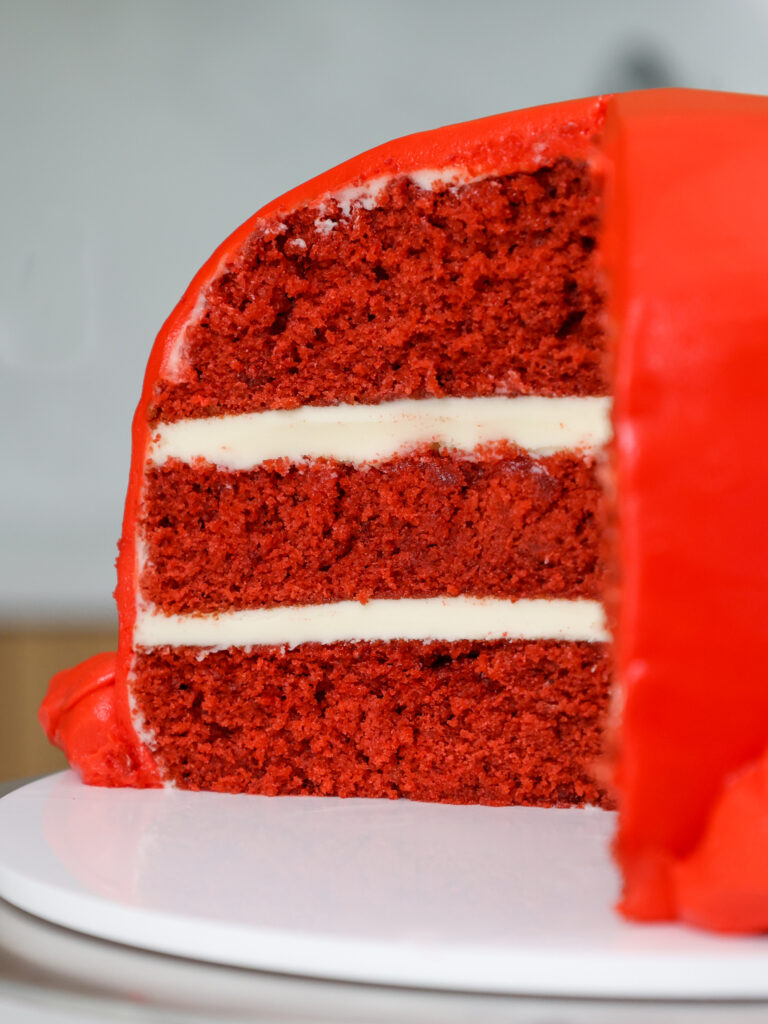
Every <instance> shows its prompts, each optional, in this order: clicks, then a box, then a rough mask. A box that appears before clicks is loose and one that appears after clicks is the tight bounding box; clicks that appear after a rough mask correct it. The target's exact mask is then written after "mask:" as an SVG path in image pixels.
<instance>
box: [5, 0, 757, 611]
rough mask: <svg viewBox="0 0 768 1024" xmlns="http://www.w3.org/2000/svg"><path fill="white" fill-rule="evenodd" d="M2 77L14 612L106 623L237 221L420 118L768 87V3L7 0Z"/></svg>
mask: <svg viewBox="0 0 768 1024" xmlns="http://www.w3.org/2000/svg"><path fill="white" fill-rule="evenodd" d="M0 80H1V82H2V84H1V86H0V138H1V139H2V161H1V162H0V174H1V175H2V179H3V187H2V189H1V190H0V204H2V211H1V213H0V223H1V224H2V240H3V244H2V255H1V256H0V258H1V259H2V269H1V272H0V366H1V367H2V369H1V371H0V423H1V424H2V438H3V443H2V446H1V449H0V451H1V454H0V460H1V461H0V480H2V492H3V500H2V503H1V504H0V517H1V518H0V536H1V537H2V541H1V542H0V558H1V559H2V561H1V563H0V620H2V621H4V622H6V623H7V622H17V623H23V622H27V621H35V622H46V621H47V622H60V623H61V622H71V623H77V622H78V621H79V622H86V621H88V622H103V623H108V622H109V621H110V620H111V618H112V616H113V604H112V599H111V596H110V595H111V591H112V589H113V587H114V583H115V576H114V557H115V553H116V551H115V542H116V539H117V537H118V535H119V533H120V520H121V515H122V502H123V497H124V492H125V486H126V481H127V473H128V461H129V429H130V419H131V416H132V413H133V408H134V406H135V404H136V401H137V399H138V395H139V390H140V386H141V379H142V374H143V370H144V365H145V362H146V358H147V355H148V353H149V350H150V346H151V344H152V340H153V338H154V336H155V334H156V332H157V330H158V328H159V327H160V325H161V324H162V322H163V320H164V319H165V317H166V316H167V314H168V313H169V312H170V310H171V308H172V307H173V306H174V304H175V303H176V301H177V300H178V298H179V297H180V295H181V293H182V291H183V289H184V288H185V286H186V284H187V282H188V281H189V279H190V278H191V276H192V275H193V274H194V272H195V270H196V269H197V267H198V266H199V265H200V263H202V261H203V260H204V259H205V258H206V257H207V256H208V255H209V253H210V252H211V250H212V249H214V248H215V247H216V245H217V244H218V243H219V242H220V241H221V240H222V239H223V238H224V236H225V235H227V234H228V233H229V232H230V231H231V230H232V229H233V228H234V227H235V226H236V225H237V224H238V223H239V222H240V221H242V220H244V219H245V217H247V216H248V215H249V214H250V213H252V212H253V211H254V210H256V209H257V208H258V207H259V206H261V205H263V204H264V203H265V202H267V201H268V200H269V199H271V198H273V197H274V196H275V195H277V194H279V193H281V192H283V191H285V190H286V189H288V188H290V187H291V186H293V185H295V184H297V183H299V182H300V181H302V180H304V179H306V178H308V177H311V176H312V175H314V174H317V173H318V172H320V171H322V170H324V169H325V168H326V167H328V166H331V165H333V164H335V163H338V162H339V161H341V160H343V159H345V158H346V157H349V156H351V155H353V154H354V153H356V152H358V151H360V150H363V149H367V148H368V147H370V146H373V145H376V144H377V143H379V142H382V141H385V140H386V139H388V138H392V137H395V136H398V135H403V134H406V133H408V132H413V131H417V130H420V129H424V128H431V127H434V126H436V125H439V124H444V123H447V122H451V121H460V120H464V119H467V118H473V117H478V116H481V115H484V114H491V113H496V112H498V111H501V110H506V109H511V108H515V107H522V106H529V105H532V104H536V103H545V102H549V101H553V100H559V99H565V98H568V97H572V96H582V95H590V94H594V93H599V92H603V91H613V90H622V89H632V88H644V87H649V86H657V85H686V86H697V87H702V88H708V89H729V90H737V91H745V92H762V93H765V92H768V0H730V2H727V3H726V2H724V0H723V2H708V0H645V2H644V3H631V4H630V3H623V2H621V0H591V2H590V0H582V2H579V0H538V2H537V3H531V2H530V0H526V2H518V0H473V2H464V3H457V2H454V0H443V2H438V0H387V2H384V0H279V2H278V0H272V2H269V0H251V2H245V0H218V2H217V3H212V2H210V0H209V2H198V0H132V2H125V3H120V2H109V0H102V2H97V0H26V2H25V0H18V2H13V0H4V2H1V3H0Z"/></svg>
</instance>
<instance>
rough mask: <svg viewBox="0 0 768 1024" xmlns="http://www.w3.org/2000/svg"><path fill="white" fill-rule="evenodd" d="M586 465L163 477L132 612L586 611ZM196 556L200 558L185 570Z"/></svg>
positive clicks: (594, 590) (329, 465)
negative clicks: (382, 603)
mask: <svg viewBox="0 0 768 1024" xmlns="http://www.w3.org/2000/svg"><path fill="white" fill-rule="evenodd" d="M599 506H600V486H599V483H598V481H597V478H596V471H595V465H594V460H593V459H592V458H584V457H582V456H579V455H577V454H575V453H573V452H560V453H558V454H556V455H552V456H548V457H546V458H539V459H536V458H534V457H532V456H531V455H530V454H529V453H527V452H525V451H522V450H520V449H515V448H513V447H511V446H509V445H505V444H500V445H497V446H495V447H494V448H493V449H491V450H486V451H483V452H482V453H479V452H476V453H474V454H473V456H472V457H471V458H470V457H467V456H463V457H462V456H460V455H459V454H457V453H451V452H445V451H430V450H428V449H426V450H421V451H418V452H414V453H411V454H409V455H404V456H401V457H398V458H394V459H390V460H388V461H386V462H383V463H378V464H368V465H363V466H354V465H350V464H348V463H339V462H337V461H334V460H330V459H324V460H318V461H314V462H310V463H307V462H302V463H298V464H297V463H291V462H289V461H288V460H281V461H280V462H277V463H270V464H262V465H260V466H259V467H257V468H256V469H254V470H252V471H250V472H231V471H225V470H220V469H216V467H214V466H212V465H210V464H195V465H193V466H189V465H184V464H182V463H180V462H178V461H169V462H167V463H165V464H164V465H163V466H161V467H157V468H155V469H152V470H150V472H149V473H148V476H147V488H146V494H145V501H144V513H143V516H142V528H143V532H144V539H145V543H146V545H147V562H146V568H145V570H144V573H143V576H142V594H143V596H144V598H145V599H146V600H149V601H151V602H152V603H153V604H154V605H155V606H156V607H158V608H161V609H163V610H164V611H166V612H169V613H171V612H172V613H185V612H213V611H218V610H222V609H224V610H226V609H234V608H249V607H252V608H259V607H269V606H274V605H285V604H298V605H302V604H318V603H322V602H330V601H344V600H357V601H363V600H368V599H370V598H374V597H388V598H392V597H433V596H436V595H439V594H446V595H456V594H471V595H474V596H478V597H484V596H495V597H507V596H512V595H516V596H518V597H542V596H548V597H589V598H597V597H599V585H600V580H599V564H598V547H599V544H598V536H599V529H600V513H599ZM203 552H204V555H205V557H204V558H203V557H201V554H202V553H203Z"/></svg>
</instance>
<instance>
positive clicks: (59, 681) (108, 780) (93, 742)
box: [39, 651, 160, 788]
mask: <svg viewBox="0 0 768 1024" xmlns="http://www.w3.org/2000/svg"><path fill="white" fill-rule="evenodd" d="M116 657H117V656H116V655H115V654H114V653H113V652H111V651H110V652H106V653H104V654H95V655H94V656H93V657H92V658H88V660H87V661H84V662H82V663H81V664H80V665H76V666H75V667H74V668H70V669H66V670H65V671H64V672H59V673H58V674H57V675H55V676H54V677H53V679H52V680H51V683H50V686H49V688H48V694H47V695H46V698H45V700H44V701H43V703H42V705H41V706H40V712H39V718H40V724H41V725H42V727H43V729H44V730H45V734H46V736H47V737H48V739H49V740H50V741H51V743H53V744H54V745H55V746H57V747H60V748H61V749H62V750H63V751H64V753H65V754H66V755H67V760H68V761H69V763H70V764H71V765H72V767H73V768H75V769H77V771H78V772H79V773H80V775H81V776H82V779H83V782H87V783H89V784H90V785H94V786H136V787H139V788H145V787H151V786H159V785H160V776H159V774H158V771H157V768H156V767H155V763H154V761H153V759H152V756H151V755H150V753H149V751H148V750H147V748H146V747H145V746H144V745H143V744H141V743H140V742H139V741H138V739H137V737H136V734H135V733H134V731H133V729H130V730H129V729H126V728H125V725H124V722H123V720H122V719H121V717H120V715H118V713H117V710H116V702H115V662H116Z"/></svg>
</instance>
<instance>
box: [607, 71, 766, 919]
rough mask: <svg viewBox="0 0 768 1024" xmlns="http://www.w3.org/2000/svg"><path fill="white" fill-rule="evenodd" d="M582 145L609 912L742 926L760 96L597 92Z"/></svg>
mask: <svg viewBox="0 0 768 1024" xmlns="http://www.w3.org/2000/svg"><path fill="white" fill-rule="evenodd" d="M604 138H605V166H606V172H607V182H608V192H607V199H606V206H607V209H606V234H605V238H604V253H605V258H606V262H607V264H608V269H609V272H610V278H611V286H612V293H613V300H612V304H613V318H614V321H615V322H616V325H617V330H618V336H619V341H618V344H617V348H616V367H615V369H616V374H615V406H614V420H615V435H616V453H617V458H616V467H617V491H618V509H617V511H618V520H619V527H620V529H619V545H620V550H619V562H620V567H621V574H622V575H621V587H620V594H621V600H620V602H619V612H618V623H617V633H616V651H615V657H616V667H617V674H618V679H619V682H620V686H621V701H622V708H621V724H620V731H619V736H618V747H619V753H618V759H617V763H616V782H617V788H618V799H619V810H620V827H619V834H618V839H617V844H616V850H617V855H618V859H619V862H620V864H621V866H622V868H623V871H624V876H625V891H624V898H623V902H622V909H623V911H624V912H625V913H626V914H627V915H628V916H630V917H633V918H637V919H646V920H649V919H650V920H653V919H669V918H679V919H682V920H685V921H690V922H693V923H696V924H701V925H706V926H707V927H711V928H717V929H720V930H724V931H732V930H740V929H747V930H750V931H759V930H763V929H766V928H768V856H766V855H765V850H766V838H765V837H766V834H768V800H767V799H766V789H765V787H764V785H763V784H762V782H761V781H760V780H761V779H762V780H764V775H760V772H761V771H763V772H764V769H758V768H757V767H755V768H754V769H752V770H750V769H748V766H749V765H750V764H755V765H757V764H758V759H760V758H761V757H763V756H764V754H763V751H765V750H766V749H768V687H766V685H765V679H764V670H763V666H764V664H765V657H766V652H768V530H766V528H765V511H766V507H768V458H767V457H766V448H765V433H764V420H765V409H766V404H767V403H768V288H767V287H766V274H768V99H766V98H761V97H750V96H736V95H726V94H716V93H698V92H688V91H685V90H680V91H666V90H665V91H659V92H656V91H652V92H648V93H637V94H629V95H625V96H618V97H616V98H615V100H614V102H613V104H612V105H611V107H610V109H609V113H608V118H607V120H606V126H605V136H604ZM744 773H746V774H744ZM750 847H754V849H753V850H752V852H750ZM761 850H762V851H763V856H762V857H760V856H759V851H761Z"/></svg>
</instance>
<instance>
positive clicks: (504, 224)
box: [150, 159, 607, 422]
mask: <svg viewBox="0 0 768 1024" xmlns="http://www.w3.org/2000/svg"><path fill="white" fill-rule="evenodd" d="M427 177H429V176H428V175H427ZM343 204H344V200H343V198H341V199H339V198H330V199H329V200H328V201H327V202H326V203H324V204H323V205H322V206H321V207H318V206H310V207H304V208H302V209H299V210H296V211H295V212H294V213H291V214H290V215H288V216H286V217H285V218H284V219H283V220H280V221H272V222H271V223H269V222H268V223H267V224H265V225H264V226H262V227H260V228H258V229H257V230H256V231H254V233H253V234H252V235H251V237H250V238H249V239H248V240H247V242H246V243H245V245H244V246H243V247H242V249H241V251H240V252H239V253H238V254H237V255H236V256H235V258H234V259H233V260H232V261H231V262H230V263H228V264H227V266H226V269H225V271H224V272H223V273H222V274H221V275H220V276H219V277H218V278H217V280H216V281H215V282H214V283H213V285H212V286H211V288H210V291H209V293H208V295H207V298H206V305H205V310H204V313H203V315H202V316H201V317H200V318H199V321H198V322H196V323H193V324H192V325H190V326H189V327H188V328H187V331H186V340H185V347H184V359H185V365H184V371H183V375H182V379H181V380H179V381H174V382H169V381H159V382H158V384H157V387H156V389H155V398H154V401H153V404H152V408H151V409H150V416H151V419H152V420H153V421H154V422H158V421H164V422H168V421H172V420H178V419H181V418H183V417H190V416H214V415H219V414H222V413H236V412H246V411H254V410H260V409H275V408H289V409H290V408H296V407H297V406H301V405H335V404H337V403H339V402H345V403H351V402H364V403H376V402H382V401H386V400H390V399H394V398H404V397H413V398H423V397H427V396H443V395H491V394H504V395H519V394H549V395H599V394H606V393H607V384H606V379H605V368H604V366H603V357H602V350H603V331H602V324H601V321H600V309H601V301H602V299H601V293H600V290H599V288H598V287H597V285H596V280H595V271H594V254H593V250H594V248H595V244H596V233H597V226H598V224H597V214H598V204H599V195H598V190H597V188H596V186H595V183H594V179H593V177H592V175H591V174H590V173H589V172H588V170H587V168H586V166H585V164H583V163H577V162H574V161H572V160H565V159H563V160H560V161H558V162H557V163H556V164H555V165H554V166H552V167H542V168H541V169H540V170H538V171H536V172H534V173H529V174H528V173H526V174H511V175H506V176H501V177H492V178H486V179H483V180H481V181H477V182H475V183H474V184H471V185H465V186H463V187H461V188H450V187H442V188H439V189H436V190H431V189H429V188H422V187H420V186H419V185H417V184H415V183H414V182H413V181H411V180H409V179H408V178H405V177H400V178H395V179H394V180H392V181H391V182H390V183H389V184H388V185H387V186H386V187H385V188H384V189H383V191H382V192H380V193H377V194H376V195H375V201H374V200H373V199H371V201H370V202H369V201H366V202H365V203H364V204H361V203H357V204H356V205H355V206H354V209H353V210H352V211H351V214H350V210H349V205H348V204H346V211H347V214H348V215H347V216H345V215H344V209H345V207H344V205H343ZM367 207H370V208H367Z"/></svg>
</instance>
